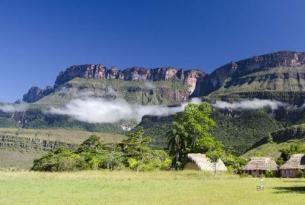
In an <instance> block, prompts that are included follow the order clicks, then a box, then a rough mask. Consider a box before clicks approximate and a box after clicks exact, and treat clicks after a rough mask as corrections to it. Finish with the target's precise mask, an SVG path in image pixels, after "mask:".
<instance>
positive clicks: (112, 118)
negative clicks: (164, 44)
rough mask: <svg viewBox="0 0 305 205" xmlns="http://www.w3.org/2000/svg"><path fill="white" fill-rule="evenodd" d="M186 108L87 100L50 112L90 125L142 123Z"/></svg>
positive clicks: (70, 103) (98, 99)
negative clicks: (130, 121) (144, 120)
mask: <svg viewBox="0 0 305 205" xmlns="http://www.w3.org/2000/svg"><path fill="white" fill-rule="evenodd" d="M184 106H185V105H182V106H179V107H167V106H159V105H147V106H144V105H138V104H129V103H128V102H127V101H125V100H123V99H116V100H106V99H103V98H86V99H74V100H71V101H70V102H69V103H68V104H67V105H66V106H65V107H63V108H54V107H52V108H51V109H50V110H49V112H50V113H52V114H59V115H68V116H70V117H72V118H74V119H76V120H79V121H84V122H89V123H114V122H119V121H121V120H137V121H140V120H141V119H142V117H143V116H144V115H154V116H168V115H172V114H175V113H177V112H181V111H182V110H183V109H184Z"/></svg>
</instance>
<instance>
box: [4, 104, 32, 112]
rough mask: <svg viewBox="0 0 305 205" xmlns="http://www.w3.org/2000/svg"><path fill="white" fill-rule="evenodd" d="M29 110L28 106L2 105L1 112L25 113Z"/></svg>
mask: <svg viewBox="0 0 305 205" xmlns="http://www.w3.org/2000/svg"><path fill="white" fill-rule="evenodd" d="M27 109H28V105H27V104H2V105H1V104H0V110H1V111H2V112H7V113H13V112H24V111H26V110H27Z"/></svg>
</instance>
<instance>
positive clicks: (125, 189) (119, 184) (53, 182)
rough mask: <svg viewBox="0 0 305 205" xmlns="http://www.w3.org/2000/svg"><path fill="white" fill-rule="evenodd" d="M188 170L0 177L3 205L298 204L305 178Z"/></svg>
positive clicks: (9, 174) (10, 174)
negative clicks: (262, 181)
mask: <svg viewBox="0 0 305 205" xmlns="http://www.w3.org/2000/svg"><path fill="white" fill-rule="evenodd" d="M258 184H259V179H257V178H250V177H244V178H243V177H242V178H241V177H239V176H233V175H221V174H217V175H216V176H215V175H214V174H209V173H203V172H189V171H180V172H174V171H169V172H166V171H163V172H145V173H136V172H131V171H115V172H108V171H83V172H74V173H37V172H5V171H2V172H0V204H1V205H51V204H52V205H53V204H56V205H68V204H69V205H106V204H110V205H119V204H124V205H128V204H132V205H137V204H139V205H146V204H149V205H154V204H160V205H169V204H171V205H182V204H183V205H186V204H187V205H205V204H207V205H252V204H253V205H267V204H268V205H269V204H277V205H284V204H285V205H286V204H289V205H299V204H300V205H301V204H304V199H305V179H278V178H274V179H265V190H264V191H257V190H256V186H257V185H258Z"/></svg>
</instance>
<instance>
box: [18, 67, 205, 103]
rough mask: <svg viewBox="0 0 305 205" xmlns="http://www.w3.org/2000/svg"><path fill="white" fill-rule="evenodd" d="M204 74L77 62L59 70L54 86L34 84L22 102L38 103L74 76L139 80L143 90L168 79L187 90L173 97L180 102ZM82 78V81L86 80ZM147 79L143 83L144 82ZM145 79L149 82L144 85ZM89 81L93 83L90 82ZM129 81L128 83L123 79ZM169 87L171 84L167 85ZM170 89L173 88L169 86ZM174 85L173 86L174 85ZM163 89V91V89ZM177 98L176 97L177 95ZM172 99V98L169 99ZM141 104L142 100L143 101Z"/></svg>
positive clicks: (192, 71) (104, 79) (172, 68)
mask: <svg viewBox="0 0 305 205" xmlns="http://www.w3.org/2000/svg"><path fill="white" fill-rule="evenodd" d="M204 75H205V74H204V73H203V72H202V71H199V70H182V69H177V68H174V67H163V68H154V69H147V68H143V67H132V68H127V69H125V70H119V69H118V68H115V67H111V68H107V67H106V66H104V65H101V64H86V65H74V66H71V67H69V68H67V69H66V70H65V71H62V72H60V73H59V75H58V76H57V78H56V81H55V85H54V86H53V87H47V88H45V89H41V88H38V87H32V88H31V89H30V90H29V91H28V93H26V94H25V95H24V96H23V101H25V102H36V101H38V100H40V99H42V98H43V97H45V96H47V95H49V94H50V93H54V92H55V91H58V90H59V88H62V87H63V86H64V84H69V81H72V80H73V79H76V78H79V79H84V80H85V79H87V80H96V81H95V82H97V81H101V82H102V81H103V82H107V81H111V80H112V81H113V80H118V82H122V81H136V82H135V83H134V84H143V85H146V87H145V86H144V88H143V89H144V90H145V89H146V90H147V89H148V88H149V87H150V88H157V87H158V85H154V84H160V83H159V82H161V81H166V82H168V83H167V84H168V85H169V84H181V86H182V87H184V88H185V89H186V90H185V91H186V92H185V91H183V93H181V95H183V96H181V97H178V98H179V99H181V100H174V102H176V103H179V102H181V101H184V100H186V99H187V98H188V97H189V96H190V95H191V94H192V93H193V91H194V90H195V88H196V85H197V83H198V82H199V81H200V80H201V79H202V78H203V77H204ZM84 80H83V82H84ZM143 82H144V83H143ZM145 82H147V83H146V84H145ZM88 83H89V84H90V82H88ZM122 84H126V82H125V83H124V82H122ZM167 87H168V86H167ZM168 88H171V86H169V87H168ZM173 88H174V87H173ZM139 89H142V88H141V86H140V87H139V86H138V88H136V90H139ZM163 91H164V90H163ZM176 91H178V93H177V92H176V94H169V95H170V96H172V97H174V96H176V95H180V94H179V93H180V92H179V90H176ZM166 92H167V93H168V92H171V93H172V92H175V90H173V89H172V90H168V91H166ZM165 95H166V94H165ZM176 98H177V97H176ZM169 101H170V100H169ZM140 103H141V102H140Z"/></svg>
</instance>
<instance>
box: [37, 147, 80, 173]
mask: <svg viewBox="0 0 305 205" xmlns="http://www.w3.org/2000/svg"><path fill="white" fill-rule="evenodd" d="M80 164H81V158H80V156H79V155H78V154H75V153H73V152H72V151H71V150H67V149H58V150H56V151H55V152H50V153H48V154H47V155H45V156H43V157H42V158H40V159H38V160H35V161H34V165H33V167H32V170H35V171H50V172H54V171H74V170H77V169H79V167H80Z"/></svg>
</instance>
